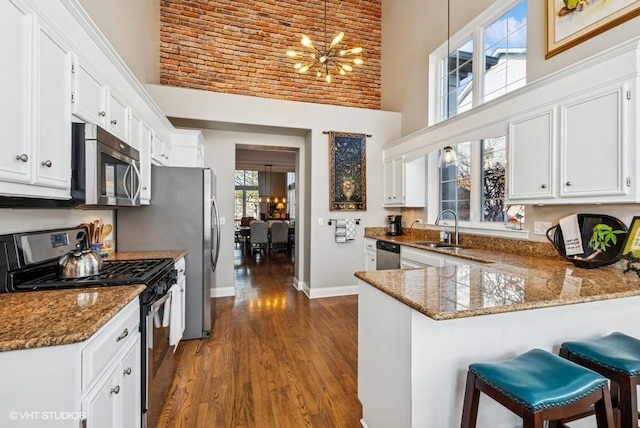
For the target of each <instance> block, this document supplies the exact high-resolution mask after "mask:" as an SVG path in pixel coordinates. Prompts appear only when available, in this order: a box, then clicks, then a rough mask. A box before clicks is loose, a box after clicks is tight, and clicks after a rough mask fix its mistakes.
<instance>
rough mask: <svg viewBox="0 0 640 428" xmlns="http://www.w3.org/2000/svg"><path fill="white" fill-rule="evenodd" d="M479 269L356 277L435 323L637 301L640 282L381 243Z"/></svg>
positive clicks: (479, 252)
mask: <svg viewBox="0 0 640 428" xmlns="http://www.w3.org/2000/svg"><path fill="white" fill-rule="evenodd" d="M365 236H366V237H369V238H374V239H382V240H385V241H388V242H395V243H398V244H401V245H408V246H412V247H415V248H419V249H422V250H427V251H433V252H435V253H440V254H445V255H448V256H457V257H460V258H462V259H468V260H473V261H476V262H482V263H481V264H478V263H473V264H468V265H466V264H463V265H447V266H442V267H429V268H425V269H405V270H382V271H369V272H357V273H356V277H358V278H359V279H361V280H363V281H364V282H366V283H368V284H370V285H372V286H374V287H376V288H378V289H380V290H381V291H383V292H385V293H386V294H388V295H390V296H391V297H393V298H395V299H397V300H399V301H401V302H403V303H405V304H406V305H408V306H410V307H411V308H413V309H415V310H417V311H419V312H421V313H423V314H424V315H426V316H428V317H430V318H433V319H435V320H448V319H456V318H465V317H472V316H478V315H488V314H496V313H504V312H515V311H521V310H527V309H536V308H543V307H550V306H561V305H569V304H576V303H585V302H591V301H596V300H607V299H615V298H621V297H630V296H637V295H640V279H639V278H638V276H637V275H635V274H633V273H629V274H624V273H623V272H622V270H621V269H619V268H616V267H602V268H599V269H580V268H576V267H575V266H574V265H573V264H572V263H570V262H568V261H566V260H564V259H562V258H559V257H541V256H529V255H526V256H521V255H518V254H514V253H506V252H501V251H495V250H486V249H472V248H460V249H458V250H455V251H453V252H452V251H442V250H437V249H430V248H427V247H424V246H421V245H419V244H417V242H421V241H416V240H415V239H412V238H411V237H403V236H399V237H380V236H367V235H365Z"/></svg>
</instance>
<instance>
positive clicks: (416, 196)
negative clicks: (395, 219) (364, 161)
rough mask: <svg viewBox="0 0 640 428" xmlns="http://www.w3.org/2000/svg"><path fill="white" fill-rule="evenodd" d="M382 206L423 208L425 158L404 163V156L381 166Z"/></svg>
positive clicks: (387, 161)
mask: <svg viewBox="0 0 640 428" xmlns="http://www.w3.org/2000/svg"><path fill="white" fill-rule="evenodd" d="M382 169H383V181H384V182H383V187H382V189H383V191H382V198H383V204H384V205H385V206H389V207H424V205H425V157H424V156H421V157H419V158H417V159H415V160H411V161H406V160H405V157H404V156H400V157H396V158H393V159H389V160H386V161H385V162H384V163H383V165H382Z"/></svg>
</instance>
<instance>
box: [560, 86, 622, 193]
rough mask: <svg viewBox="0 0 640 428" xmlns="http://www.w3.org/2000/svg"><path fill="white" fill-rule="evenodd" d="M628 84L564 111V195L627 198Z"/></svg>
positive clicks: (578, 101)
mask: <svg viewBox="0 0 640 428" xmlns="http://www.w3.org/2000/svg"><path fill="white" fill-rule="evenodd" d="M627 94H628V96H629V97H631V92H630V89H629V85H628V84H627V83H623V84H619V85H615V86H613V87H608V88H605V89H603V90H600V91H594V92H590V93H588V94H586V95H584V96H581V97H577V98H574V99H570V100H569V101H567V102H565V103H563V104H562V105H561V106H560V118H561V120H560V123H561V129H560V134H561V137H560V138H561V140H562V146H561V158H562V160H563V162H562V168H561V170H560V174H561V176H560V195H561V196H562V197H563V198H578V197H583V196H589V197H591V196H618V195H621V196H622V195H626V194H627V193H628V192H629V190H630V189H629V186H628V185H627V179H628V180H629V185H630V180H631V179H630V177H628V175H627V170H628V168H627V165H626V164H625V162H626V161H627V159H626V156H625V155H626V153H627V151H628V138H627V136H626V128H627V127H628V126H630V125H632V124H631V123H630V122H629V117H628V115H627V109H628V105H629V104H630V100H627V99H626V98H625V97H626V96H627Z"/></svg>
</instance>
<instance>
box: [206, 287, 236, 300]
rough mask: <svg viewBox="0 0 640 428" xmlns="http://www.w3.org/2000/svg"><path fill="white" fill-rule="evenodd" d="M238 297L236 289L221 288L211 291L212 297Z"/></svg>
mask: <svg viewBox="0 0 640 428" xmlns="http://www.w3.org/2000/svg"><path fill="white" fill-rule="evenodd" d="M235 295H236V289H235V287H221V288H218V287H216V288H212V289H211V297H212V298H214V299H215V298H217V297H234V296H235Z"/></svg>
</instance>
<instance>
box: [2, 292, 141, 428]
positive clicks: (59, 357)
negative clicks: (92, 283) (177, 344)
mask: <svg viewBox="0 0 640 428" xmlns="http://www.w3.org/2000/svg"><path fill="white" fill-rule="evenodd" d="M139 325H140V303H139V300H138V299H134V300H133V301H131V302H130V303H129V304H128V305H127V306H126V307H125V308H124V309H122V310H121V311H120V312H119V313H118V314H116V315H115V316H114V317H113V318H112V319H111V320H109V321H108V322H107V323H106V324H105V325H104V326H103V327H102V328H100V330H98V331H97V332H96V333H95V334H94V335H93V336H91V337H90V338H89V339H88V340H86V341H84V342H79V343H73V344H69V345H58V346H47V347H43V348H33V349H20V350H15V351H6V352H0V379H2V382H3V384H4V385H17V386H19V387H16V388H0V417H6V418H7V419H3V420H2V422H0V425H1V426H20V427H33V428H38V427H43V426H46V427H48V428H49V427H53V428H78V426H81V427H87V428H96V427H109V428H121V427H132V428H139V427H140V425H141V409H140V407H141V395H140V388H141V368H140V358H141V345H140V331H139ZM12 411H13V412H17V413H14V414H16V415H17V417H16V419H15V420H9V416H10V415H11V414H10V413H9V412H12ZM45 419H46V420H45ZM14 422H15V424H13V423H14ZM7 423H8V425H7ZM12 424H13V425H12Z"/></svg>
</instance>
